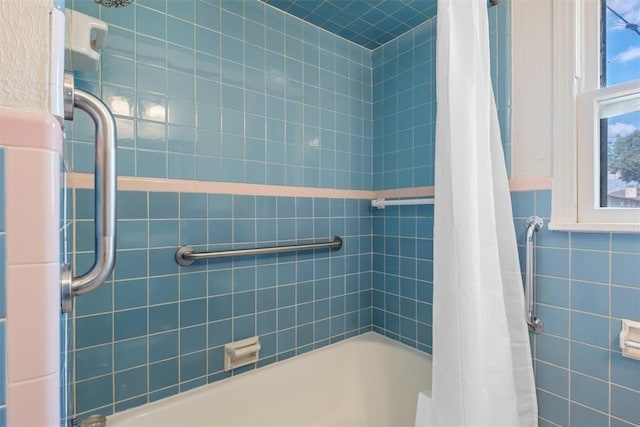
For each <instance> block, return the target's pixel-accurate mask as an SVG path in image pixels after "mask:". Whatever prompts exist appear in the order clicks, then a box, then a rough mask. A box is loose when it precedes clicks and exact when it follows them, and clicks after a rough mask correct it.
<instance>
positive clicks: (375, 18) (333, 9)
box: [262, 0, 437, 49]
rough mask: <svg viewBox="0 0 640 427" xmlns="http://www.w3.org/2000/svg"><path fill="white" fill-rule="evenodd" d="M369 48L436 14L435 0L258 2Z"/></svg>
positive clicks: (289, 0) (373, 47)
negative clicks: (401, 0)
mask: <svg viewBox="0 0 640 427" xmlns="http://www.w3.org/2000/svg"><path fill="white" fill-rule="evenodd" d="M262 1H264V2H266V3H269V4H271V5H273V6H275V7H277V8H279V9H282V10H284V11H286V12H288V13H290V14H292V15H295V16H297V17H300V18H302V19H304V20H305V21H307V22H311V23H312V24H315V25H317V26H319V27H321V28H324V29H326V30H328V31H331V32H332V33H334V34H338V35H339V36H341V37H344V38H345V39H347V40H351V41H353V42H355V43H358V44H359V45H362V46H364V47H366V48H369V49H375V48H377V47H379V46H380V45H383V44H385V43H386V42H388V41H390V40H392V39H395V38H396V37H398V36H400V35H401V34H404V33H406V32H407V31H409V30H410V29H411V28H413V27H415V26H416V25H418V24H421V23H422V22H424V21H426V20H428V19H430V18H432V17H433V16H434V15H435V14H436V3H437V2H436V1H435V0H410V1H403V2H399V1H396V0H386V1H385V0H379V1H376V2H367V1H362V0H304V1H295V0H293V1H292V0H262Z"/></svg>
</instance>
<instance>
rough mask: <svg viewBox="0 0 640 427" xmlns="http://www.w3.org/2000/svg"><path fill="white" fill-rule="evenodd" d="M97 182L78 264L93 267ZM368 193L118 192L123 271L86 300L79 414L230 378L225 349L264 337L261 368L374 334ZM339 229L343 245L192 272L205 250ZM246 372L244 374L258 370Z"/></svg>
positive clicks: (80, 334) (81, 309)
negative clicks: (189, 255) (184, 248)
mask: <svg viewBox="0 0 640 427" xmlns="http://www.w3.org/2000/svg"><path fill="white" fill-rule="evenodd" d="M92 197H93V196H92V191H90V190H75V206H76V242H75V244H76V248H77V250H78V252H77V254H76V256H75V258H76V259H75V262H76V265H77V266H78V267H77V268H78V269H79V270H80V271H82V270H83V269H85V268H88V267H89V264H90V263H91V262H92V257H93V254H92V251H91V249H92V245H93V242H92V240H91V236H92V234H91V233H90V232H88V231H84V230H85V229H87V230H89V229H90V228H91V227H92V221H91V218H92V212H91V211H90V210H88V209H85V207H87V206H91V204H90V200H91V199H92ZM368 204H369V202H368V201H366V200H351V199H325V198H306V197H298V198H294V197H268V196H242V195H230V194H209V195H207V194H200V193H157V192H153V193H146V192H126V191H121V192H119V193H118V235H117V239H118V252H117V261H116V267H115V270H114V273H113V277H112V278H111V279H110V280H109V281H108V282H107V283H106V284H105V285H104V286H102V287H101V288H100V289H99V290H97V291H95V292H93V293H91V294H88V295H85V296H82V297H80V298H78V299H77V307H76V352H75V363H76V366H75V368H76V375H77V396H78V397H77V399H78V401H77V404H78V407H77V410H78V414H79V418H80V419H82V418H83V417H84V416H85V415H88V414H91V413H95V412H98V413H102V414H110V413H112V412H114V411H120V410H124V409H126V408H129V407H132V406H137V405H140V404H143V403H146V402H150V401H154V400H157V399H159V398H161V397H165V396H168V395H171V394H175V393H178V392H180V391H185V390H188V389H191V388H193V387H196V386H199V385H203V384H206V383H210V382H213V381H217V380H219V379H222V378H226V377H228V376H230V375H232V373H226V372H224V371H223V357H222V356H223V347H222V346H223V345H224V344H225V343H227V342H231V341H235V340H239V339H243V338H247V337H251V336H254V335H258V336H259V337H260V341H261V343H262V350H261V354H260V356H261V360H260V362H259V363H258V364H257V366H263V365H268V364H270V363H273V362H276V361H279V360H284V359H287V358H289V357H292V356H295V355H297V354H301V353H304V352H307V351H310V350H313V349H316V348H319V347H322V346H325V345H327V344H330V343H332V342H336V341H339V340H342V339H344V338H347V337H349V336H352V335H356V334H359V333H362V332H366V331H369V330H371V318H372V308H371V221H372V219H371V216H370V212H369V207H368ZM332 235H340V236H341V237H342V238H343V242H344V246H343V248H342V249H341V250H339V251H326V250H318V251H313V252H306V253H303V252H301V253H298V254H280V255H264V256H257V257H255V256H253V257H238V258H233V259H220V260H210V261H208V262H197V263H195V264H193V265H191V266H186V267H180V266H178V264H177V263H176V262H175V259H174V256H175V251H176V249H177V248H178V246H179V245H182V244H189V245H192V246H193V247H194V248H196V249H197V250H217V249H229V248H241V247H247V246H250V247H255V246H270V245H283V244H291V243H293V242H305V241H310V240H326V239H328V238H330V236H332ZM257 366H256V365H251V366H248V367H243V368H239V369H237V370H235V371H234V372H233V374H235V373H240V372H245V371H246V370H248V369H254V368H256V367H257Z"/></svg>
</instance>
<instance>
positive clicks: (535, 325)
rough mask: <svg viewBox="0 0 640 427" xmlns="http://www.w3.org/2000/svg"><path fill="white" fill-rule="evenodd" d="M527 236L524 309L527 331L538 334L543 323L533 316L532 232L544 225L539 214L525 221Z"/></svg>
mask: <svg viewBox="0 0 640 427" xmlns="http://www.w3.org/2000/svg"><path fill="white" fill-rule="evenodd" d="M526 225H527V236H526V241H525V258H526V260H525V263H526V266H525V284H524V296H525V305H526V307H525V310H526V311H527V324H528V325H529V332H533V333H534V334H539V333H540V332H542V329H543V327H544V325H543V324H542V320H540V319H538V318H537V317H536V316H535V310H534V306H535V300H536V290H535V278H534V272H535V268H534V245H533V234H534V233H535V232H537V231H540V230H542V227H544V221H543V220H542V218H540V217H539V216H530V217H529V218H527V221H526Z"/></svg>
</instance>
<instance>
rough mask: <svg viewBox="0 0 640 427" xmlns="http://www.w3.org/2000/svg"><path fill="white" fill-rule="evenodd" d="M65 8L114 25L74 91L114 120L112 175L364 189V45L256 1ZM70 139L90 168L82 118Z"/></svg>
mask: <svg viewBox="0 0 640 427" xmlns="http://www.w3.org/2000/svg"><path fill="white" fill-rule="evenodd" d="M70 6H71V7H72V8H73V9H76V10H79V11H81V12H83V13H87V14H89V15H92V16H96V17H99V18H101V19H103V20H105V21H106V22H108V23H109V26H110V31H109V43H108V45H107V47H106V48H105V49H104V51H103V55H102V62H101V69H100V71H99V72H96V73H76V85H77V86H78V87H81V88H83V89H86V90H89V91H91V92H93V93H96V94H98V95H100V97H101V98H102V99H103V100H104V101H105V102H106V103H107V105H109V106H110V107H111V109H112V110H113V112H114V114H115V115H116V121H117V125H118V133H119V135H118V174H119V175H127V176H139V177H154V178H176V179H187V180H200V181H225V182H241V183H251V184H273V185H296V186H306V187H324V188H341V189H370V188H371V179H372V162H371V154H372V146H371V141H372V139H371V130H372V129H371V115H372V99H371V51H369V50H368V49H366V48H364V47H361V46H359V45H357V44H355V43H352V42H349V41H347V40H345V39H343V38H341V37H338V36H336V35H334V34H331V33H329V32H327V31H325V30H322V29H320V28H318V27H316V26H314V25H311V24H309V23H306V22H304V21H301V20H300V19H298V18H296V17H294V16H292V15H289V14H285V13H283V12H282V11H280V10H278V9H276V8H274V7H272V6H269V5H266V4H265V3H263V2H261V1H257V0H255V1H218V0H211V1H207V2H204V1H196V0H184V1H179V2H174V1H165V0H149V1H144V2H135V4H134V5H131V6H128V7H126V8H122V9H110V8H105V7H100V6H98V5H97V4H96V3H94V2H88V1H85V0H73V1H71V5H70ZM67 136H68V139H69V141H70V142H69V144H68V159H69V161H70V164H71V166H72V169H73V170H74V171H76V172H90V171H91V167H92V143H91V141H92V138H93V130H92V126H91V123H90V121H89V119H88V117H87V116H86V115H84V114H81V113H78V114H77V116H76V118H75V119H74V121H73V122H72V123H70V124H69V125H68V132H67Z"/></svg>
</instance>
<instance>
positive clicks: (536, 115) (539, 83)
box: [511, 0, 557, 180]
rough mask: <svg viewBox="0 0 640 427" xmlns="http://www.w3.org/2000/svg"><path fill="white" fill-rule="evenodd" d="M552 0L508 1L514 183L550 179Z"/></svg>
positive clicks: (512, 174) (512, 170) (512, 171)
mask: <svg viewBox="0 0 640 427" xmlns="http://www.w3.org/2000/svg"><path fill="white" fill-rule="evenodd" d="M553 1H554V0H512V4H511V7H512V23H511V32H512V37H513V38H512V61H513V62H512V69H513V74H512V85H513V87H512V97H513V98H512V108H513V110H512V128H511V129H512V134H511V141H512V159H511V164H512V168H511V177H512V179H514V180H523V179H524V180H526V179H527V178H535V177H550V176H552V136H553V134H552V130H553V128H552V124H553V116H552V108H551V107H552V102H553V98H552V55H553V49H552V39H551V37H552V17H553V15H552V6H553ZM556 1H557V0H556Z"/></svg>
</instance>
